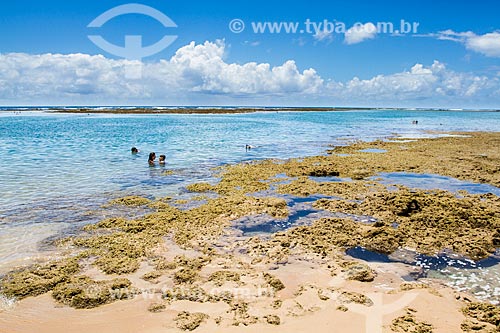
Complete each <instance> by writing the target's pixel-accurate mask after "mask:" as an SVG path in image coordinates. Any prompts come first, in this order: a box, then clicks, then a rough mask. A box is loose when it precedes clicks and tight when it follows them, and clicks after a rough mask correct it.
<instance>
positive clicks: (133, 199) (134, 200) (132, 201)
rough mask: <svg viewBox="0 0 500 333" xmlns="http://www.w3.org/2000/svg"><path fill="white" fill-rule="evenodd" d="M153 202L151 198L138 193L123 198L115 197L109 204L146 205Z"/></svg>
mask: <svg viewBox="0 0 500 333" xmlns="http://www.w3.org/2000/svg"><path fill="white" fill-rule="evenodd" d="M150 202H151V200H149V199H147V198H144V197H140V196H137V195H129V196H126V197H123V198H118V199H113V200H111V201H110V202H109V203H108V205H110V206H112V205H123V206H144V205H147V204H149V203H150Z"/></svg>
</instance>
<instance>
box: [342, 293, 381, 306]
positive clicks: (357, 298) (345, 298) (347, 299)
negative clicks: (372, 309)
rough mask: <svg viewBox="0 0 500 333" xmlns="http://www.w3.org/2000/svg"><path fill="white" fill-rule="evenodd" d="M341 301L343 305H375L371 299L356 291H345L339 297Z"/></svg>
mask: <svg viewBox="0 0 500 333" xmlns="http://www.w3.org/2000/svg"><path fill="white" fill-rule="evenodd" d="M339 301H340V302H342V303H357V304H363V305H366V306H372V305H373V301H372V300H371V299H369V298H368V297H366V296H365V295H363V294H360V293H357V292H354V291H343V292H342V293H341V294H340V296H339Z"/></svg>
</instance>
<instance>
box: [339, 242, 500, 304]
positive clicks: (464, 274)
mask: <svg viewBox="0 0 500 333" xmlns="http://www.w3.org/2000/svg"><path fill="white" fill-rule="evenodd" d="M346 254H348V255H350V256H351V257H353V258H357V259H362V260H365V261H371V262H386V263H389V262H402V263H405V264H408V265H412V266H417V267H420V268H421V269H422V272H421V274H420V275H419V276H416V277H414V276H412V277H406V278H407V279H409V280H411V279H414V278H420V277H429V278H436V279H442V280H444V281H445V283H446V284H447V285H449V286H451V287H454V288H455V289H457V290H460V291H467V292H470V293H472V294H473V295H474V296H475V297H477V298H478V299H480V300H482V301H487V302H490V303H492V304H496V305H498V304H500V253H498V251H497V253H495V254H494V255H492V256H490V257H489V258H486V259H483V260H479V261H473V260H471V259H468V258H465V257H463V256H460V255H458V254H454V253H450V252H442V253H439V254H437V255H435V256H427V255H423V254H419V253H416V252H413V251H408V250H398V251H396V252H395V253H392V254H391V255H386V254H382V253H376V252H372V251H369V250H366V249H364V248H362V247H359V246H358V247H355V248H352V249H349V250H347V251H346Z"/></svg>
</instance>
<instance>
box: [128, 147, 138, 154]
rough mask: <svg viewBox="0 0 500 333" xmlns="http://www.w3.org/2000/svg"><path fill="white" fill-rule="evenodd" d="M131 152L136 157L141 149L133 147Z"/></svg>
mask: <svg viewBox="0 0 500 333" xmlns="http://www.w3.org/2000/svg"><path fill="white" fill-rule="evenodd" d="M130 151H131V152H132V155H135V154H137V153H138V152H139V149H137V148H135V147H132V149H130Z"/></svg>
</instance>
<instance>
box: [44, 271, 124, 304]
mask: <svg viewBox="0 0 500 333" xmlns="http://www.w3.org/2000/svg"><path fill="white" fill-rule="evenodd" d="M130 286H131V282H130V281H129V280H128V279H124V278H120V279H114V280H111V281H94V280H92V279H91V278H89V277H88V276H75V277H72V278H71V279H70V280H69V281H67V282H66V283H60V284H58V285H57V286H55V288H54V289H53V291H52V297H53V298H54V299H55V300H56V301H58V302H60V303H62V304H65V305H69V306H71V307H73V308H76V309H90V308H94V307H97V306H99V305H103V304H108V303H111V302H113V301H115V300H118V299H126V298H129V297H131V293H130V291H128V290H127V292H123V289H127V288H129V287H130ZM132 294H133V293H132Z"/></svg>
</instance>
